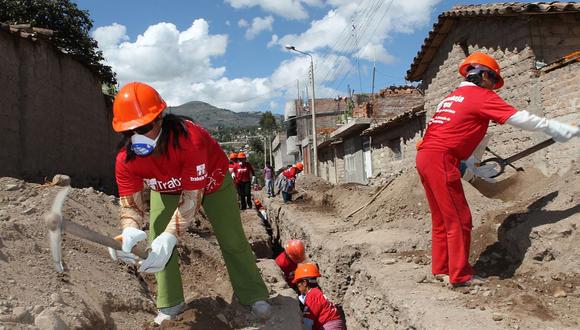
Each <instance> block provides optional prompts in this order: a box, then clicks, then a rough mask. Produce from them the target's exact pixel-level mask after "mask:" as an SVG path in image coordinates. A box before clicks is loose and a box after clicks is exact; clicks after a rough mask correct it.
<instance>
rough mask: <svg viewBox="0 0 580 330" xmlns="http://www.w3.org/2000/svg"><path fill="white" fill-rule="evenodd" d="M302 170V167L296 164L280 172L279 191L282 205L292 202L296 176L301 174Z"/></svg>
mask: <svg viewBox="0 0 580 330" xmlns="http://www.w3.org/2000/svg"><path fill="white" fill-rule="evenodd" d="M303 169H304V165H303V164H302V163H300V162H298V163H296V164H295V165H293V166H292V167H290V168H289V169H287V170H285V171H284V172H282V176H281V180H280V191H282V200H283V201H284V203H288V202H290V201H292V191H293V190H294V186H295V185H296V176H297V175H298V174H299V173H300V172H302V170H303Z"/></svg>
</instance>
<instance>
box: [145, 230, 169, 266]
mask: <svg viewBox="0 0 580 330" xmlns="http://www.w3.org/2000/svg"><path fill="white" fill-rule="evenodd" d="M176 244H177V237H175V235H173V234H170V233H166V232H164V233H162V234H161V235H159V236H157V238H155V239H154V240H153V242H151V252H149V256H148V257H147V259H145V260H143V261H142V262H141V267H139V271H140V272H143V273H157V272H160V271H162V270H163V269H165V264H167V262H168V261H169V258H171V254H172V253H173V248H174V247H175V245H176Z"/></svg>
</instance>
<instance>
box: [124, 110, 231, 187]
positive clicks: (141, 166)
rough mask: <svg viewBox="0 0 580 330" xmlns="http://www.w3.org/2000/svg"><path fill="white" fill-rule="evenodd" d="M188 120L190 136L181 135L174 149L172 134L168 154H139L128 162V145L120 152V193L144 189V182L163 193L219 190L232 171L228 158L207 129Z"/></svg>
mask: <svg viewBox="0 0 580 330" xmlns="http://www.w3.org/2000/svg"><path fill="white" fill-rule="evenodd" d="M186 123H187V130H188V133H189V136H188V137H187V138H186V137H184V136H183V135H182V136H181V137H180V141H179V149H175V148H173V146H172V143H173V142H172V140H173V137H170V138H169V147H168V151H167V155H150V156H147V157H139V156H137V157H136V158H135V159H133V160H131V161H129V162H125V157H126V150H125V148H123V149H121V150H120V151H119V153H118V154H117V159H116V164H115V175H116V179H117V185H118V186H119V195H120V196H127V195H131V194H133V193H135V192H138V191H141V190H142V189H143V183H145V184H147V185H148V186H149V187H150V188H151V189H152V190H154V191H157V192H160V193H172V192H180V191H181V190H198V189H204V193H205V194H209V193H212V192H214V191H216V190H218V189H219V187H220V186H221V184H222V182H223V180H224V176H225V174H226V173H227V171H228V159H227V157H226V155H225V154H224V152H223V151H222V149H221V147H220V146H219V144H218V143H217V142H216V141H215V140H214V139H213V138H212V137H211V135H209V133H208V132H207V131H206V130H205V129H203V128H202V127H200V126H198V125H196V124H194V123H192V122H190V121H187V122H186Z"/></svg>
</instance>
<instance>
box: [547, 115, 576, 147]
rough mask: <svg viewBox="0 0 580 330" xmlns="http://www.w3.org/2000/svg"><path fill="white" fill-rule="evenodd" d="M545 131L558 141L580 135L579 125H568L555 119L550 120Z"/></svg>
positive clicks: (564, 140)
mask: <svg viewBox="0 0 580 330" xmlns="http://www.w3.org/2000/svg"><path fill="white" fill-rule="evenodd" d="M545 132H546V133H547V134H548V135H550V136H551V137H552V138H553V139H554V140H555V141H556V142H566V141H568V140H570V139H571V138H573V137H575V136H580V128H578V126H572V125H568V124H565V123H561V122H559V121H557V120H553V119H552V120H550V121H548V127H546V130H545Z"/></svg>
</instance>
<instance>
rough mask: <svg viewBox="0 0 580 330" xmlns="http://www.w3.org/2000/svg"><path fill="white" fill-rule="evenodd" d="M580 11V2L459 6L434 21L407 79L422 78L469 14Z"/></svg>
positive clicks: (417, 79)
mask: <svg viewBox="0 0 580 330" xmlns="http://www.w3.org/2000/svg"><path fill="white" fill-rule="evenodd" d="M571 12H580V3H578V2H528V3H525V2H508V3H490V4H484V5H467V6H462V5H460V6H455V7H453V8H452V9H451V10H449V11H446V12H443V13H441V14H440V15H439V17H438V20H437V22H436V23H435V24H433V30H431V32H429V36H427V38H425V41H424V42H423V45H422V46H421V50H419V52H417V56H415V58H414V59H413V63H412V64H411V68H410V69H409V70H408V71H407V76H406V77H405V79H407V80H409V81H419V80H421V78H422V75H423V73H424V72H425V70H427V67H428V66H429V64H430V63H431V60H432V59H433V57H434V56H435V53H436V52H437V49H438V48H439V46H441V44H442V43H443V42H444V41H445V38H446V37H447V34H448V33H449V31H450V30H451V29H452V28H453V25H454V23H455V21H456V20H457V19H460V18H469V17H491V16H498V17H504V16H517V15H538V14H544V15H545V14H562V13H571Z"/></svg>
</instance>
